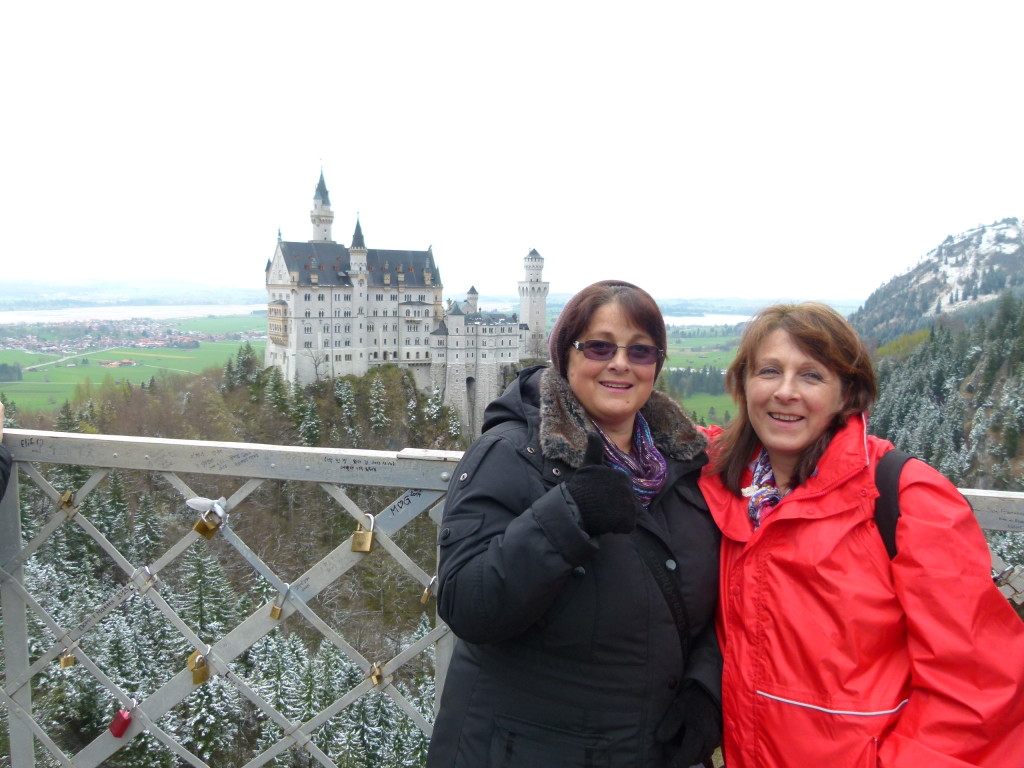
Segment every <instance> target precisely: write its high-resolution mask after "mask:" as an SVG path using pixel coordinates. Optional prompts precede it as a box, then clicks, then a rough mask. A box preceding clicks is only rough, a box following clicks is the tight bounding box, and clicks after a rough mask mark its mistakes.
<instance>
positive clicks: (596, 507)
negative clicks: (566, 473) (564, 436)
mask: <svg viewBox="0 0 1024 768" xmlns="http://www.w3.org/2000/svg"><path fill="white" fill-rule="evenodd" d="M603 456H604V446H603V445H602V444H601V438H600V437H598V436H597V435H594V434H591V435H589V436H588V437H587V452H586V454H585V455H584V457H583V465H582V466H581V467H580V468H579V469H578V470H576V473H575V474H574V475H573V476H572V477H570V478H569V479H568V480H566V481H565V487H566V489H567V490H568V491H569V494H570V495H571V496H572V498H573V501H575V502H576V506H577V507H579V510H580V516H581V517H582V518H583V530H585V531H586V532H587V533H588V534H590V535H591V536H600V535H601V534H602V533H630V532H631V531H632V530H633V529H634V528H635V527H636V505H637V501H636V496H634V495H633V484H632V483H631V482H630V480H629V475H627V474H626V473H625V472H620V471H619V470H617V469H613V468H612V467H606V466H605V465H604V464H603V463H602V459H603Z"/></svg>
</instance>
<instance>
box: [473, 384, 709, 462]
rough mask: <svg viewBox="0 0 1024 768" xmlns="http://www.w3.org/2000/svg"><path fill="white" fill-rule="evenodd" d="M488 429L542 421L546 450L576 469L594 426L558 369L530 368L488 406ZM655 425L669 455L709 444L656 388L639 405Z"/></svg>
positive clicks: (688, 454) (682, 457) (692, 452)
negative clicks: (520, 422)
mask: <svg viewBox="0 0 1024 768" xmlns="http://www.w3.org/2000/svg"><path fill="white" fill-rule="evenodd" d="M487 411H488V412H487V415H486V416H485V420H484V430H485V431H486V430H487V429H490V428H491V427H493V426H496V425H497V424H499V423H501V422H504V421H509V420H514V421H525V422H527V423H530V422H535V423H536V422H539V427H537V429H538V437H539V440H540V448H541V452H542V453H543V454H544V456H545V457H546V458H548V459H555V460H560V461H564V462H565V463H566V464H568V465H569V466H571V467H575V468H578V467H579V466H580V465H582V464H583V456H584V453H585V452H586V449H587V434H588V433H593V432H594V427H593V425H592V424H591V422H590V419H589V418H588V417H587V414H586V411H584V409H583V406H582V405H581V404H580V401H579V400H577V399H576V396H575V395H574V394H573V393H572V390H571V389H570V388H569V382H568V381H567V380H566V379H563V378H562V377H561V376H559V375H558V374H557V373H556V372H555V371H554V369H552V368H544V367H540V366H538V367H535V368H527V369H526V370H524V371H522V372H521V373H520V375H519V379H518V380H517V381H516V382H514V383H513V384H512V385H511V386H510V387H509V388H508V389H507V390H506V391H505V393H504V394H503V395H502V396H501V397H500V398H498V399H497V400H495V401H494V402H493V403H491V405H489V406H488V407H487ZM640 412H641V413H642V414H643V415H644V418H645V419H647V424H648V426H649V427H650V428H651V436H652V437H653V438H654V444H655V445H656V446H657V447H658V450H659V451H661V453H662V455H664V456H665V457H666V458H673V459H676V460H678V461H687V460H689V459H692V458H694V457H695V456H696V455H697V454H699V453H700V452H701V451H703V450H704V449H705V448H706V447H707V439H706V438H705V437H704V434H703V433H702V432H700V430H698V429H697V427H696V426H695V425H694V423H693V422H692V421H691V420H690V419H689V418H688V417H687V416H686V414H685V413H684V412H683V409H682V408H681V407H680V406H679V404H678V403H676V402H675V401H674V400H673V399H672V398H670V397H669V396H668V395H666V394H664V393H662V392H652V393H651V397H650V399H649V400H648V401H647V403H646V404H645V405H644V407H643V408H641V409H640ZM531 426H533V425H531Z"/></svg>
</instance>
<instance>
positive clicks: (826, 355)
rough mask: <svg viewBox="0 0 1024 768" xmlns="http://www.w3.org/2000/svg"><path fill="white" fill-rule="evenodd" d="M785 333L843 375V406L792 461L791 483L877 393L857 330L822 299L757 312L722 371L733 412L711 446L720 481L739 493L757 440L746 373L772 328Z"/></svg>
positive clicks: (806, 471)
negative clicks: (733, 407)
mask: <svg viewBox="0 0 1024 768" xmlns="http://www.w3.org/2000/svg"><path fill="white" fill-rule="evenodd" d="M777 330H782V331H785V332H786V333H787V334H789V337H790V338H791V339H792V341H793V343H794V344H796V346H797V347H798V348H799V349H800V350H801V351H802V352H803V353H804V354H806V355H808V356H810V357H813V358H814V359H815V360H817V361H818V362H820V363H821V364H822V365H824V366H826V367H827V368H829V369H830V370H832V371H833V372H835V373H836V374H837V375H838V376H839V378H840V380H841V381H842V395H843V408H842V410H841V411H840V412H839V413H838V414H836V417H835V419H834V420H833V422H832V424H831V425H830V426H829V428H828V429H826V430H825V432H824V434H822V435H821V437H820V438H818V440H817V441H816V442H815V443H814V444H813V445H811V446H809V447H808V448H807V449H806V450H805V451H804V453H803V455H802V456H801V457H800V460H799V461H798V462H797V465H796V468H795V470H794V472H793V477H792V478H791V480H790V487H791V488H795V487H796V486H797V485H799V484H800V483H802V482H804V481H805V480H806V479H807V478H808V477H809V476H810V474H811V473H812V472H813V471H814V468H815V466H816V465H817V463H818V460H819V459H820V458H821V455H822V454H823V453H824V452H825V449H826V448H827V447H828V444H829V442H831V440H832V437H833V436H834V435H835V433H836V431H837V430H839V428H840V427H842V426H843V425H844V424H845V423H846V419H847V418H848V417H849V416H850V415H851V414H854V413H860V412H861V411H866V410H868V409H869V408H870V407H871V406H872V405H873V404H874V402H875V398H876V397H877V396H878V384H877V381H876V380H875V369H874V365H873V364H872V361H871V355H870V353H869V352H868V350H867V347H865V346H864V342H863V341H861V339H860V337H859V336H858V335H857V332H856V331H855V330H854V329H853V326H851V325H850V324H849V323H848V322H847V321H846V320H845V319H844V318H843V316H842V315H840V314H839V313H838V312H836V311H835V310H834V309H832V308H831V307H829V306H827V305H826V304H820V303H818V302H814V301H808V302H804V303H802V304H775V305H772V306H770V307H765V308H764V309H762V310H761V311H760V312H758V313H757V314H756V315H754V317H753V318H752V319H751V321H750V322H749V323H748V324H747V327H746V328H745V329H744V331H743V337H742V338H741V339H740V347H739V349H738V350H737V352H736V358H735V359H734V360H733V361H732V365H730V366H729V368H728V370H727V371H726V372H725V386H726V388H727V389H728V390H729V394H731V395H732V397H733V400H735V401H736V406H737V408H738V413H737V414H736V416H735V417H734V418H733V420H732V421H730V422H729V424H728V426H727V427H726V428H725V430H724V432H723V433H722V435H721V437H720V438H719V439H718V440H717V441H716V444H715V449H714V470H715V471H716V472H718V473H719V474H721V475H722V480H723V482H724V483H725V486H726V487H727V488H729V490H731V491H732V492H733V493H735V494H736V495H739V493H740V482H741V478H742V477H743V472H744V470H745V469H746V467H747V465H748V464H749V463H750V461H751V459H752V458H753V455H754V451H755V450H756V449H757V447H758V445H759V444H760V440H759V439H758V437H757V434H756V433H755V432H754V428H753V427H752V426H751V424H750V416H749V414H748V413H747V386H746V384H747V377H748V376H749V374H750V371H751V368H752V367H753V365H754V362H755V359H756V357H757V353H758V351H759V350H760V349H761V345H762V344H763V343H764V340H765V339H766V338H767V337H768V336H769V335H770V334H771V333H773V332H774V331H777Z"/></svg>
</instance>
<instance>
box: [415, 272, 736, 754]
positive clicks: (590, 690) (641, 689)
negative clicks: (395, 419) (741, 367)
mask: <svg viewBox="0 0 1024 768" xmlns="http://www.w3.org/2000/svg"><path fill="white" fill-rule="evenodd" d="M665 346H666V333H665V324H664V320H663V319H662V316H661V312H660V311H659V310H658V307H657V305H656V304H655V302H654V300H653V299H652V298H651V297H650V296H649V295H648V294H647V293H646V292H645V291H643V290H641V289H640V288H638V287H636V286H635V285H632V284H630V283H626V282H622V281H614V280H608V281H603V282H599V283H595V284H594V285H591V286H589V287H588V288H586V289H584V290H583V291H581V292H580V293H579V294H577V295H576V296H574V297H573V298H572V299H571V300H570V301H569V303H568V304H566V306H565V309H564V310H563V311H562V313H561V316H560V317H559V319H558V321H557V323H556V324H555V327H554V328H553V329H552V332H551V336H550V341H549V348H550V353H551V364H552V367H551V368H544V367H541V366H538V367H536V368H530V369H527V370H524V371H523V372H522V373H521V374H520V375H519V378H518V379H517V380H516V381H515V382H514V383H513V384H512V385H511V386H510V387H509V388H508V389H507V390H506V391H505V393H504V394H503V395H502V396H501V397H499V398H498V399H496V400H495V401H494V402H492V403H491V404H490V405H489V406H488V408H487V412H486V415H485V421H484V433H483V435H482V436H481V437H480V438H479V439H478V440H477V441H476V442H475V443H474V444H473V445H472V446H471V447H470V449H469V450H468V451H467V452H466V454H465V456H464V457H463V459H462V461H461V463H460V464H459V467H458V469H457V470H456V473H455V476H454V478H453V480H452V483H451V486H450V488H449V492H448V500H447V504H446V507H445V513H444V519H443V521H442V524H441V530H440V536H439V546H440V565H439V573H438V576H439V585H438V611H439V614H440V616H441V618H442V619H444V620H445V621H446V622H447V623H448V625H449V626H450V627H451V629H452V631H453V632H454V633H455V635H456V636H457V637H458V638H459V639H458V641H457V642H456V645H455V650H454V654H453V657H452V661H451V666H450V668H449V670H448V674H447V679H446V683H445V688H444V692H443V695H442V698H441V703H440V708H439V711H438V714H437V719H436V722H435V724H434V732H433V736H432V738H431V743H430V751H429V755H428V758H427V765H428V767H429V768H456V767H458V768H463V767H464V768H487V767H488V766H503V767H508V768H519V767H521V768H545V766H551V767H552V768H554V767H555V766H557V767H558V768H573V767H574V766H580V768H582V767H583V766H592V767H595V768H596V767H597V766H614V767H616V768H618V767H619V766H630V767H635V768H655V767H658V768H660V767H662V766H671V768H685V767H686V766H689V765H691V764H693V763H698V762H700V761H701V760H704V759H706V758H707V757H709V756H710V754H711V752H712V750H713V749H714V747H715V746H716V745H717V744H718V741H719V737H720V733H721V707H720V702H721V690H720V688H721V686H720V682H721V654H720V652H719V649H718V645H717V642H716V639H715V631H714V610H715V602H716V599H717V596H718V543H719V535H718V531H717V529H716V527H715V524H714V522H713V521H712V519H711V517H710V515H709V513H708V509H707V506H706V505H705V503H704V500H703V498H702V497H701V495H700V491H699V490H698V489H697V477H698V475H699V473H700V468H701V467H702V466H703V465H704V464H705V463H706V461H707V458H706V456H705V453H704V447H705V439H704V437H703V435H702V434H701V433H700V432H699V431H698V430H697V428H696V427H695V426H694V425H693V423H692V422H691V421H690V420H689V419H688V418H687V417H686V415H685V414H684V413H683V411H682V410H681V409H680V407H679V406H678V405H677V404H676V403H675V402H674V401H672V400H671V399H670V398H668V397H667V396H665V395H664V394H661V393H658V392H655V391H654V381H655V378H656V377H657V374H658V373H659V372H660V370H661V366H662V365H663V363H664V360H665V352H664V350H665Z"/></svg>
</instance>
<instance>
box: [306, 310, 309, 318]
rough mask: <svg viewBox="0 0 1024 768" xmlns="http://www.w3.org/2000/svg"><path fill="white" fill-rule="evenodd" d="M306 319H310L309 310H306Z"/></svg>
mask: <svg viewBox="0 0 1024 768" xmlns="http://www.w3.org/2000/svg"><path fill="white" fill-rule="evenodd" d="M306 317H309V310H308V309H307V310H306Z"/></svg>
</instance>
